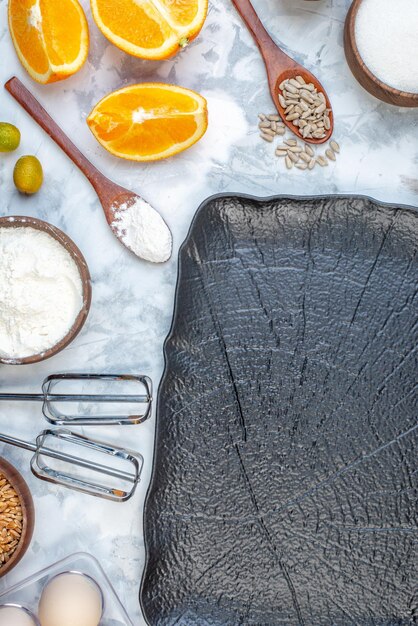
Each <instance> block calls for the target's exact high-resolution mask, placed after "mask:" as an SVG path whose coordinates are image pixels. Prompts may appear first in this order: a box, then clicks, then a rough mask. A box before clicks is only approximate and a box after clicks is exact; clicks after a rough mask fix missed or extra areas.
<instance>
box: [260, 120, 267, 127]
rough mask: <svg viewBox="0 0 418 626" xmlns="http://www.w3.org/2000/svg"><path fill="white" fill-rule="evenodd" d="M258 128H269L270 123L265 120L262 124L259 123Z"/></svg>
mask: <svg viewBox="0 0 418 626" xmlns="http://www.w3.org/2000/svg"><path fill="white" fill-rule="evenodd" d="M258 128H270V122H268V121H266V120H265V121H264V122H260V123H259V125H258Z"/></svg>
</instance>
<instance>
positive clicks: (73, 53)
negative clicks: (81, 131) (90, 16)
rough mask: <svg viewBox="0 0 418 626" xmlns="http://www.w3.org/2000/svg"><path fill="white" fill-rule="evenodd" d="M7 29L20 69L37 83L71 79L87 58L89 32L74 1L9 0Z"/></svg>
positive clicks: (85, 21) (81, 11) (78, 6)
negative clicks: (19, 62)
mask: <svg viewBox="0 0 418 626" xmlns="http://www.w3.org/2000/svg"><path fill="white" fill-rule="evenodd" d="M9 28H10V34H11V36H12V40H13V44H14V47H15V48H16V52H17V55H18V57H19V59H20V61H21V63H22V65H23V67H24V68H25V69H26V70H27V71H28V72H29V74H30V75H31V76H32V78H34V79H35V80H36V81H38V82H39V83H43V84H46V83H53V82H55V81H57V80H62V79H64V78H67V77H68V76H71V75H72V74H74V73H75V72H77V70H79V69H80V67H81V66H82V65H83V63H84V61H85V60H86V58H87V54H88V48H89V30H88V26H87V20H86V16H85V15H84V11H83V9H82V8H81V5H80V4H79V2H78V1H77V0H59V2H58V1H57V0H9Z"/></svg>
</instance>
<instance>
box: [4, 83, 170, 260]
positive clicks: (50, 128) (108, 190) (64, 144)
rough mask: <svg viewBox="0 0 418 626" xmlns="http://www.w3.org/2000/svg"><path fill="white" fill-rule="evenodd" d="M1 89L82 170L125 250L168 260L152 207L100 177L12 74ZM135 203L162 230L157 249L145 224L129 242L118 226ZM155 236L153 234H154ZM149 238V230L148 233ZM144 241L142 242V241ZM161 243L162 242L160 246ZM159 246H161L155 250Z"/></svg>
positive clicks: (161, 223) (158, 218)
mask: <svg viewBox="0 0 418 626" xmlns="http://www.w3.org/2000/svg"><path fill="white" fill-rule="evenodd" d="M5 88H6V89H7V91H8V92H9V93H11V94H12V96H13V97H14V98H15V99H16V100H17V101H18V102H19V104H21V105H22V107H23V108H24V109H25V110H26V111H27V112H28V113H29V115H30V116H31V117H32V118H33V119H34V120H35V122H37V123H38V124H39V126H41V127H42V128H43V129H44V131H45V132H46V133H48V135H49V136H50V137H51V139H53V140H54V141H55V143H57V144H58V145H59V147H60V148H62V150H64V152H65V153H66V154H67V156H69V157H70V159H71V160H72V161H73V163H75V165H77V167H78V168H79V169H80V170H81V171H82V172H83V174H84V175H85V176H86V177H87V179H88V180H89V181H90V183H91V184H92V185H93V187H94V190H95V191H96V193H97V195H98V196H99V200H100V202H101V205H102V207H103V211H104V213H105V216H106V219H107V222H108V224H109V226H110V228H111V229H112V232H113V234H114V235H116V237H117V238H118V239H119V241H121V242H122V243H123V245H124V246H126V247H127V248H128V249H129V250H131V251H132V252H134V254H136V255H137V256H139V257H140V258H143V259H145V260H146V261H153V262H154V263H163V262H165V261H168V259H169V258H170V256H171V250H172V236H171V232H170V229H169V228H168V226H167V224H166V223H165V222H164V220H163V218H162V217H161V216H160V214H159V213H157V211H155V209H153V208H152V207H151V206H150V205H149V204H148V203H146V202H145V201H144V200H142V199H141V198H140V197H139V196H138V195H137V194H135V193H133V192H132V191H129V189H125V188H124V187H121V186H120V185H117V184H116V183H114V182H112V181H111V180H109V179H108V178H106V176H104V175H103V174H102V173H101V172H99V170H98V169H97V168H96V167H94V165H93V164H92V163H90V161H89V160H88V159H87V158H86V157H85V156H84V154H82V153H81V152H80V150H79V149H78V148H77V147H76V146H75V145H74V144H73V143H72V141H71V140H70V139H69V138H68V137H67V135H66V134H65V133H64V132H63V131H62V130H61V128H60V127H59V126H58V125H57V124H56V123H55V122H54V120H53V119H52V118H51V116H50V115H49V114H48V113H47V112H46V111H45V109H44V108H43V107H42V106H41V105H40V104H39V102H38V101H37V100H36V98H35V97H34V96H33V95H32V94H31V93H30V91H29V90H28V89H26V87H25V86H24V85H23V84H22V83H21V82H20V80H19V79H18V78H16V77H15V76H14V77H13V78H11V79H10V80H9V81H7V83H6V84H5ZM136 203H137V204H139V206H140V207H145V209H146V210H147V217H148V216H151V218H152V221H153V225H154V226H155V224H157V226H158V227H159V231H160V232H161V233H164V234H163V235H162V234H160V235H159V241H154V243H155V245H156V246H157V248H156V249H155V250H154V251H152V253H151V254H150V251H149V245H148V239H147V232H146V228H147V223H145V224H144V225H143V228H144V232H142V233H141V234H140V241H139V243H138V241H136V242H135V241H134V242H132V237H129V236H127V235H126V231H125V230H124V229H122V228H121V227H122V226H123V225H124V223H125V222H124V220H123V212H124V211H127V210H129V209H130V208H131V207H132V206H133V205H135V204H136ZM154 236H155V235H154ZM150 237H152V233H150ZM144 242H145V243H144ZM161 244H163V245H161ZM158 247H159V248H161V249H158Z"/></svg>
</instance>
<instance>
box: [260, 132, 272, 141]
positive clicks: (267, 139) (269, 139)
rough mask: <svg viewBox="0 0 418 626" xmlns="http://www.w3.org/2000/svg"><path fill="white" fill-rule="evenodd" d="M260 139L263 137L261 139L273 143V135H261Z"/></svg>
mask: <svg viewBox="0 0 418 626" xmlns="http://www.w3.org/2000/svg"><path fill="white" fill-rule="evenodd" d="M260 137H261V139H264V141H268V142H270V143H271V142H272V141H273V137H272V135H267V134H265V133H261V134H260Z"/></svg>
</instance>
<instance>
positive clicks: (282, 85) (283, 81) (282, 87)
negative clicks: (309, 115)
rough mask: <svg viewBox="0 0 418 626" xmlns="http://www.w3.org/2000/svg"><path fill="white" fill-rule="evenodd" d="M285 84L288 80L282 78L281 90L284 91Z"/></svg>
mask: <svg viewBox="0 0 418 626" xmlns="http://www.w3.org/2000/svg"><path fill="white" fill-rule="evenodd" d="M285 84H286V81H285V80H282V82H281V83H280V85H279V89H281V91H283V89H284V86H285Z"/></svg>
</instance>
